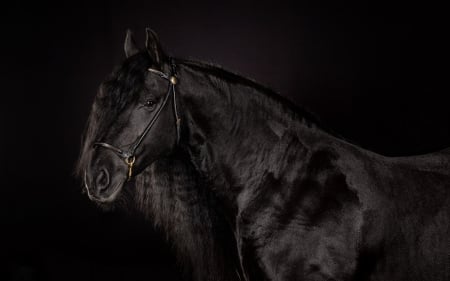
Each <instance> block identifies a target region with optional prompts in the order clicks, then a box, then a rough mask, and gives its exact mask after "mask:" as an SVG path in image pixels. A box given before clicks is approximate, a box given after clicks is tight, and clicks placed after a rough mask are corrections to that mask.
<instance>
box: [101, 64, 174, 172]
mask: <svg viewBox="0 0 450 281" xmlns="http://www.w3.org/2000/svg"><path fill="white" fill-rule="evenodd" d="M170 68H171V73H170V75H167V74H165V73H164V72H162V71H159V70H156V69H153V68H148V69H147V70H148V71H149V72H151V73H154V74H156V75H158V76H159V77H161V78H163V79H165V80H167V81H168V82H169V86H168V90H167V94H166V96H165V97H164V100H163V102H162V104H161V105H160V106H159V107H158V109H157V110H156V112H155V114H154V115H153V118H152V119H150V122H149V123H148V124H147V126H146V127H145V129H144V131H143V132H142V133H141V134H140V135H139V136H138V137H137V139H136V140H135V141H134V142H133V144H132V145H131V147H130V149H128V150H123V149H121V148H119V147H116V146H114V145H112V144H109V143H106V142H95V143H94V148H96V147H102V148H106V149H109V150H111V151H113V152H114V153H115V154H116V155H117V156H119V157H120V158H122V159H123V160H124V162H125V164H127V166H128V173H127V179H128V180H130V178H131V177H132V176H133V167H134V163H135V162H136V150H137V149H138V147H139V146H140V145H141V144H142V141H143V140H144V139H145V137H146V136H147V134H148V132H150V130H151V129H152V127H153V125H154V124H155V123H156V121H157V120H158V118H159V115H160V114H161V112H162V110H163V109H164V107H165V105H166V104H167V101H168V100H169V97H170V95H171V94H172V98H173V112H174V115H175V120H176V121H175V122H176V123H175V126H176V130H177V145H178V144H179V142H180V126H181V119H180V116H179V114H178V109H177V100H176V92H175V85H176V84H177V83H178V79H177V76H176V69H175V63H174V62H173V59H172V58H171V59H170Z"/></svg>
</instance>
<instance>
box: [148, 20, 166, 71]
mask: <svg viewBox="0 0 450 281" xmlns="http://www.w3.org/2000/svg"><path fill="white" fill-rule="evenodd" d="M145 31H146V33H147V39H146V40H145V47H146V48H147V52H148V54H149V55H150V57H151V59H152V60H153V61H154V62H155V63H156V64H157V65H158V66H161V63H162V58H163V56H164V53H163V51H162V48H161V45H160V43H159V39H158V35H156V33H155V32H154V31H153V30H151V29H150V28H146V29H145Z"/></svg>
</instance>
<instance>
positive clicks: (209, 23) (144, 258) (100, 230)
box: [0, 0, 450, 280]
mask: <svg viewBox="0 0 450 281" xmlns="http://www.w3.org/2000/svg"><path fill="white" fill-rule="evenodd" d="M296 2H299V1H296ZM335 2H336V3H335V4H333V5H329V4H325V3H324V2H320V1H311V2H300V3H295V2H294V1H293V2H292V3H290V2H283V1H274V2H272V3H265V2H263V1H252V2H244V1H239V2H236V3H232V2H230V1H228V2H227V3H228V4H217V3H213V2H212V1H209V2H206V1H205V2H204V3H199V2H192V1H184V2H182V4H180V3H176V2H173V1H164V2H163V1H157V2H156V1H141V2H137V1H136V2H130V1H106V0H105V1H98V2H95V3H94V2H80V1H77V2H70V1H69V2H67V1H66V2H63V1H60V2H55V3H49V2H45V3H44V2H42V1H35V2H34V3H33V4H27V3H25V2H24V1H16V2H15V3H10V4H8V5H7V6H4V5H5V4H1V5H2V7H1V10H0V13H1V14H0V16H1V17H0V23H1V67H0V71H1V76H0V77H1V85H0V86H1V88H0V89H1V111H0V114H1V115H0V120H1V126H2V127H1V131H0V133H1V138H0V144H1V145H0V149H1V156H0V157H1V158H0V159H1V162H0V164H1V177H0V179H1V188H0V206H1V212H0V218H1V220H0V223H1V229H0V231H1V233H0V234H1V240H0V241H1V242H0V246H1V248H0V255H2V258H6V262H3V263H2V270H1V275H0V280H179V278H180V273H179V271H178V270H177V267H176V266H175V265H174V264H175V258H174V257H173V255H172V253H171V250H170V246H168V245H167V244H166V243H164V239H163V238H162V237H163V236H162V234H161V233H158V232H155V231H153V230H152V228H151V227H150V226H149V224H146V223H144V222H143V221H142V220H141V219H140V218H132V217H129V216H126V215H124V214H121V213H117V212H113V213H103V212H101V211H100V210H99V209H98V208H96V207H95V206H94V205H93V204H92V203H90V202H89V201H88V199H87V197H86V196H85V195H82V194H81V192H80V190H81V188H80V182H79V181H77V180H76V179H75V178H74V177H73V176H72V171H73V166H74V163H75V161H76V158H77V154H78V149H79V144H80V136H81V133H82V130H83V127H84V123H85V121H86V119H87V115H88V112H89V108H90V104H91V102H92V100H93V97H94V95H95V93H96V87H97V85H98V84H99V82H100V81H101V80H102V79H103V78H104V77H105V76H106V75H107V73H108V72H110V71H111V70H112V68H113V66H114V65H116V64H118V63H120V62H121V60H123V58H124V55H123V51H122V50H123V49H122V46H123V45H122V44H123V38H124V34H125V30H126V28H133V29H135V30H136V36H137V37H138V41H139V42H140V43H141V44H143V41H144V39H143V37H144V31H143V29H144V27H146V26H149V27H151V28H153V29H154V30H155V31H157V33H158V34H159V35H160V39H161V40H162V42H163V46H164V47H165V49H166V50H167V51H168V52H169V53H171V54H173V55H175V56H177V57H185V58H196V59H200V60H205V61H211V62H215V63H218V64H220V65H223V66H224V67H225V68H228V69H231V70H234V71H236V72H238V73H241V74H243V75H245V76H249V77H252V78H254V79H255V80H257V81H260V82H261V83H263V84H266V85H268V86H270V87H272V88H273V89H275V90H276V91H278V92H280V94H282V95H284V96H286V97H288V98H290V99H291V100H292V101H294V102H295V103H297V104H301V105H303V106H304V107H306V108H307V109H309V110H311V111H313V112H315V113H316V115H318V116H319V117H320V118H321V119H322V121H323V122H324V123H325V124H326V125H328V126H329V127H331V128H333V129H334V131H336V132H337V133H339V134H341V135H343V136H345V137H346V138H347V139H351V140H353V141H354V142H356V143H358V144H360V145H361V146H363V147H365V148H368V149H371V150H374V151H376V152H379V153H383V154H386V155H409V154H417V153H425V152H430V151H433V150H437V149H440V148H443V147H446V146H450V111H449V110H448V106H449V104H448V103H447V98H446V95H447V94H448V92H449V91H448V87H447V85H446V84H445V82H446V80H447V79H448V78H447V76H446V75H444V73H447V71H448V70H447V62H448V61H447V54H446V52H447V51H448V49H449V48H448V45H446V43H445V41H446V39H447V37H448V31H447V30H446V26H444V20H445V18H444V17H443V15H442V13H441V12H442V11H444V9H443V7H438V6H434V5H432V4H431V3H430V4H427V5H426V6H425V4H421V5H419V4H412V3H408V2H406V3H400V2H392V1H389V2H386V3H383V2H379V1H377V2H375V1H373V2H372V3H359V4H344V3H343V2H342V1H335Z"/></svg>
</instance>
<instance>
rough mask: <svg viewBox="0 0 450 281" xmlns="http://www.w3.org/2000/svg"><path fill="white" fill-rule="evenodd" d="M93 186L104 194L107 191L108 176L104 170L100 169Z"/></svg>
mask: <svg viewBox="0 0 450 281" xmlns="http://www.w3.org/2000/svg"><path fill="white" fill-rule="evenodd" d="M95 184H96V186H97V188H98V191H100V192H104V191H105V190H107V189H108V186H109V174H108V171H107V170H106V169H100V171H99V172H98V175H97V178H96V179H95Z"/></svg>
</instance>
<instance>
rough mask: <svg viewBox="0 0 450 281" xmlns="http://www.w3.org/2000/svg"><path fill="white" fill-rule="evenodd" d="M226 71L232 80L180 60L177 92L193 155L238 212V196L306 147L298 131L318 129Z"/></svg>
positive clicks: (308, 132)
mask: <svg viewBox="0 0 450 281" xmlns="http://www.w3.org/2000/svg"><path fill="white" fill-rule="evenodd" d="M229 75H230V76H232V78H231V81H230V79H224V78H220V77H219V76H218V75H214V74H211V73H208V71H202V70H201V69H199V67H197V66H194V67H192V66H190V65H189V64H187V65H181V66H180V80H181V81H188V82H186V84H187V85H182V84H181V83H183V82H181V83H180V95H179V96H180V105H181V106H180V107H181V108H182V109H181V110H182V111H183V114H184V117H183V118H185V119H186V120H185V122H184V126H186V127H187V134H186V135H187V138H186V143H185V144H186V147H187V150H188V152H189V153H190V155H191V160H192V161H193V163H194V165H195V166H196V167H197V169H198V170H199V171H200V173H201V174H202V175H203V176H205V177H206V178H207V179H209V180H210V181H212V185H211V186H213V187H214V188H215V189H216V192H217V193H218V194H219V196H221V195H222V196H223V197H225V198H226V199H228V202H229V203H230V208H231V209H234V210H232V211H237V209H236V208H238V206H237V204H236V199H237V196H238V195H239V194H240V193H241V192H243V191H244V190H246V189H248V188H249V187H251V186H255V185H257V184H258V183H257V182H258V181H260V180H261V178H262V176H263V173H266V172H267V171H268V170H271V169H272V170H273V169H276V168H275V167H274V163H277V162H280V161H284V159H280V157H282V156H283V155H284V156H286V155H287V154H288V153H289V151H300V150H304V148H305V147H304V146H305V145H304V143H303V142H302V141H301V140H299V139H298V135H302V136H305V137H307V136H310V137H314V136H316V135H317V132H318V130H317V128H315V127H314V126H313V125H312V124H310V123H308V122H307V121H306V120H305V119H303V117H302V116H299V115H298V113H296V112H295V110H293V108H292V106H290V105H289V104H288V103H285V102H282V101H280V98H277V97H276V96H275V95H274V94H270V93H267V92H266V90H264V89H263V88H262V87H260V86H259V87H258V86H257V85H256V84H254V83H253V82H251V81H247V80H245V79H244V78H242V80H241V81H239V80H234V81H233V79H238V78H237V76H233V75H232V74H229ZM255 85H256V86H255ZM182 126H183V125H182ZM280 143H283V145H281V146H280ZM274 148H276V149H274ZM280 149H284V150H285V151H283V153H280ZM279 169H281V166H280V168H279ZM274 172H275V173H276V172H277V171H274Z"/></svg>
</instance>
